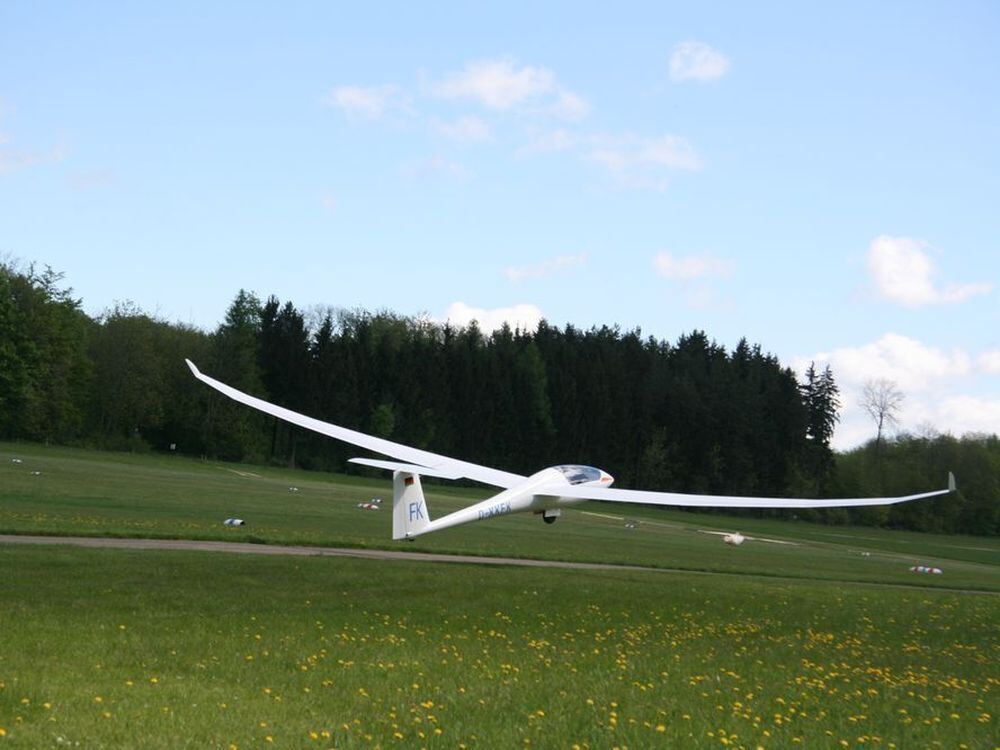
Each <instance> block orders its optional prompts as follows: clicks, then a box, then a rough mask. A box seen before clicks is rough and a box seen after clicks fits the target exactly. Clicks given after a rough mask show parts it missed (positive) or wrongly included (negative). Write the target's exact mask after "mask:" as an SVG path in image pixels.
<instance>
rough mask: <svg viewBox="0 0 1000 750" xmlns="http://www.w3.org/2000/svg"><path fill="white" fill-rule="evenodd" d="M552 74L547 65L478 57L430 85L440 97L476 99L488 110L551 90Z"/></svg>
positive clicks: (532, 97) (552, 84)
mask: <svg viewBox="0 0 1000 750" xmlns="http://www.w3.org/2000/svg"><path fill="white" fill-rule="evenodd" d="M555 88H556V77H555V75H554V74H553V73H552V71H551V70H549V69H548V68H535V67H532V66H530V65H524V66H522V67H520V68H519V67H517V64H516V63H515V62H514V60H512V59H509V58H506V59H502V60H479V61H476V62H470V63H467V64H466V66H465V68H464V69H463V70H461V71H460V72H457V73H450V74H448V75H447V76H445V78H444V79H443V80H442V81H441V82H439V83H438V84H436V85H435V86H434V87H433V89H432V90H433V92H434V94H435V95H436V96H439V97H441V98H443V99H477V100H479V101H480V102H481V103H482V104H484V105H485V106H487V107H489V108H490V109H497V110H504V109H510V108H511V107H513V106H515V105H517V104H521V103H522V102H524V101H526V100H529V99H534V98H537V97H539V96H542V95H544V94H550V93H552V92H553V91H554V90H555Z"/></svg>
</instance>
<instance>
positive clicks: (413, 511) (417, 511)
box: [410, 500, 424, 521]
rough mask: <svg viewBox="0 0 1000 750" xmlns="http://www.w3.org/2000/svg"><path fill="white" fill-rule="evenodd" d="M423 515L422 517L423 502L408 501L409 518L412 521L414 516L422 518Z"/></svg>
mask: <svg viewBox="0 0 1000 750" xmlns="http://www.w3.org/2000/svg"><path fill="white" fill-rule="evenodd" d="M423 517H424V504H423V503H422V502H420V501H419V500H418V501H417V502H415V503H410V520H411V521H412V520H414V519H415V518H423Z"/></svg>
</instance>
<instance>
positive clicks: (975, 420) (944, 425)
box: [931, 396, 1000, 435]
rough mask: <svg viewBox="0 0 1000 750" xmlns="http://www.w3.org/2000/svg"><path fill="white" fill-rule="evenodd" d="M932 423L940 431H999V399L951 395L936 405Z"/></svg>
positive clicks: (958, 432) (992, 432)
mask: <svg viewBox="0 0 1000 750" xmlns="http://www.w3.org/2000/svg"><path fill="white" fill-rule="evenodd" d="M931 422H932V424H933V425H934V426H935V427H937V428H938V429H939V430H941V431H942V432H951V433H953V434H958V435H960V434H962V433H966V432H985V433H989V434H996V433H1000V399H989V398H976V397H974V396H951V397H949V398H946V399H944V400H943V401H942V402H941V403H940V405H939V406H938V408H937V410H936V413H935V415H934V417H933V418H932V420H931Z"/></svg>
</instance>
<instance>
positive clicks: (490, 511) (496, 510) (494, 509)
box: [479, 502, 510, 521]
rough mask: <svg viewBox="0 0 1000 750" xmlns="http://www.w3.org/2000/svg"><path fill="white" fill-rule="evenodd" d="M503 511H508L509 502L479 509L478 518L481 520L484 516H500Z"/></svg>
mask: <svg viewBox="0 0 1000 750" xmlns="http://www.w3.org/2000/svg"><path fill="white" fill-rule="evenodd" d="M505 513H510V503H509V502H506V503H497V504H496V505H492V506H490V507H489V508H485V509H484V510H481V511H479V520H480V521H482V520H483V519H484V518H493V516H502V515H504V514H505Z"/></svg>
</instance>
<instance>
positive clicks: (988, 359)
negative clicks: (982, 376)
mask: <svg viewBox="0 0 1000 750" xmlns="http://www.w3.org/2000/svg"><path fill="white" fill-rule="evenodd" d="M976 365H977V367H978V368H979V369H980V370H981V371H983V372H985V373H987V374H989V375H1000V349H994V350H993V351H991V352H983V353H982V354H980V355H979V358H978V359H977V360H976Z"/></svg>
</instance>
